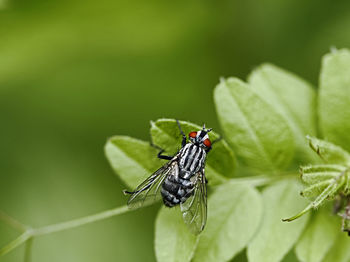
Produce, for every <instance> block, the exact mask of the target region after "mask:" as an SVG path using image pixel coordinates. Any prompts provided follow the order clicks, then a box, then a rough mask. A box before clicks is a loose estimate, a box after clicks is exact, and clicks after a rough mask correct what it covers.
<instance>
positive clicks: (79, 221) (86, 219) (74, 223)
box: [33, 206, 131, 236]
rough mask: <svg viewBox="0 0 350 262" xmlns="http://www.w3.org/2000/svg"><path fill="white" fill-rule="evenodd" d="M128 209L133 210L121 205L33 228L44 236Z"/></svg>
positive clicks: (34, 232)
mask: <svg viewBox="0 0 350 262" xmlns="http://www.w3.org/2000/svg"><path fill="white" fill-rule="evenodd" d="M128 211H131V210H130V209H129V208H128V207H127V206H121V207H117V208H113V209H110V210H106V211H103V212H101V213H97V214H94V215H90V216H86V217H82V218H78V219H74V220H70V221H67V222H63V223H58V224H54V225H50V226H45V227H40V228H37V229H34V230H33V236H42V235H47V234H51V233H55V232H59V231H63V230H67V229H71V228H74V227H80V226H83V225H86V224H89V223H93V222H96V221H99V220H103V219H106V218H110V217H113V216H117V215H120V214H123V213H126V212H128Z"/></svg>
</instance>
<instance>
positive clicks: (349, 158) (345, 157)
mask: <svg viewBox="0 0 350 262" xmlns="http://www.w3.org/2000/svg"><path fill="white" fill-rule="evenodd" d="M307 139H308V140H309V145H310V147H311V148H312V149H313V150H314V151H315V152H316V153H317V154H318V155H319V156H320V157H321V158H322V159H323V160H324V161H325V162H326V163H330V164H345V165H347V164H350V154H349V153H348V152H347V151H345V150H344V149H342V148H341V147H340V146H336V145H334V144H332V143H330V142H327V141H324V140H321V139H317V138H316V137H311V136H307Z"/></svg>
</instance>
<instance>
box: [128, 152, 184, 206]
mask: <svg viewBox="0 0 350 262" xmlns="http://www.w3.org/2000/svg"><path fill="white" fill-rule="evenodd" d="M177 172H178V164H177V159H176V158H174V159H172V160H170V161H169V162H168V163H167V164H165V165H164V166H162V167H161V168H159V169H158V170H157V171H156V172H154V173H153V174H152V175H151V176H150V177H148V178H147V179H146V180H145V181H143V182H142V183H141V184H140V185H139V186H138V187H137V188H136V189H135V191H134V192H130V194H131V196H130V198H129V200H128V206H129V208H131V209H137V208H140V207H142V206H147V205H151V204H153V203H154V202H157V201H158V200H160V199H161V198H162V197H161V194H160V190H161V187H162V183H163V182H164V179H165V178H166V177H167V176H168V175H175V174H176V173H177Z"/></svg>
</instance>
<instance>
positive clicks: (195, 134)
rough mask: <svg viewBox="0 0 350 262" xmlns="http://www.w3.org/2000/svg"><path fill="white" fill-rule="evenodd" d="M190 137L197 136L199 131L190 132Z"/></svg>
mask: <svg viewBox="0 0 350 262" xmlns="http://www.w3.org/2000/svg"><path fill="white" fill-rule="evenodd" d="M188 136H189V137H192V138H196V136H197V132H191V133H189V134H188Z"/></svg>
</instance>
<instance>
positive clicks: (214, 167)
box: [151, 119, 236, 185]
mask: <svg viewBox="0 0 350 262" xmlns="http://www.w3.org/2000/svg"><path fill="white" fill-rule="evenodd" d="M180 124H181V128H182V130H183V131H184V133H185V134H186V135H187V134H188V133H190V132H191V131H194V130H195V131H197V130H201V129H202V127H200V126H198V125H195V124H192V123H189V122H185V121H180ZM151 125H152V126H151V135H152V140H153V143H154V144H156V145H157V146H159V147H161V148H163V149H165V150H166V152H167V153H168V154H171V155H174V154H175V153H176V152H177V151H178V150H179V149H180V148H181V141H182V136H181V134H180V131H179V128H178V126H177V123H176V121H175V120H174V119H159V120H157V121H156V122H151ZM209 137H210V139H211V141H214V140H215V139H218V138H219V135H218V134H216V133H215V132H214V131H211V132H210V133H209ZM235 167H236V158H235V155H234V153H233V151H232V150H231V149H230V147H229V146H228V145H227V143H226V142H225V141H224V140H223V139H222V140H220V141H219V142H217V143H215V144H214V145H213V149H212V150H211V151H210V152H209V154H208V157H207V161H206V175H207V177H208V180H209V181H210V184H211V185H213V184H218V183H222V182H224V181H226V178H229V177H233V176H234V170H235Z"/></svg>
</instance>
